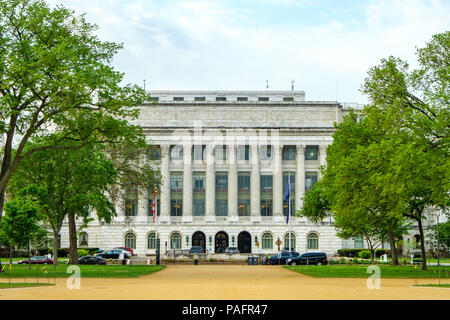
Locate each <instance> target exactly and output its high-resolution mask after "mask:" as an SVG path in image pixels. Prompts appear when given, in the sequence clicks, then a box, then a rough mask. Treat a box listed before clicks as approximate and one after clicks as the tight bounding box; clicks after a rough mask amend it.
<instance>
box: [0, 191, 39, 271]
mask: <svg viewBox="0 0 450 320" xmlns="http://www.w3.org/2000/svg"><path fill="white" fill-rule="evenodd" d="M40 220H41V217H40V213H39V207H38V205H37V203H36V202H35V201H32V200H31V199H29V198H16V199H14V200H11V201H9V202H7V203H6V206H5V216H4V218H3V219H2V221H1V222H0V242H2V243H3V244H6V245H8V246H9V247H10V263H12V249H13V248H14V247H17V248H19V249H23V248H28V252H29V255H30V243H31V242H32V241H34V240H36V239H37V238H41V237H45V236H46V232H45V230H44V229H43V227H42V225H41V224H40Z"/></svg>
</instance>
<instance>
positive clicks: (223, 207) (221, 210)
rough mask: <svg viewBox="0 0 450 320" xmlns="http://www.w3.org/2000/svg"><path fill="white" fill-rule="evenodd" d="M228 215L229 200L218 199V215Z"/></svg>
mask: <svg viewBox="0 0 450 320" xmlns="http://www.w3.org/2000/svg"><path fill="white" fill-rule="evenodd" d="M227 215H228V200H227V199H216V216H218V217H225V216H227Z"/></svg>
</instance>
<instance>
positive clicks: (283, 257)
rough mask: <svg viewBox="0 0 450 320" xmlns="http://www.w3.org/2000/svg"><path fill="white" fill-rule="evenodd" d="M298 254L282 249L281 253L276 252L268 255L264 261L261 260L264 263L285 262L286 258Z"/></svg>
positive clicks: (297, 254)
mask: <svg viewBox="0 0 450 320" xmlns="http://www.w3.org/2000/svg"><path fill="white" fill-rule="evenodd" d="M299 255H300V254H299V253H298V252H293V251H291V252H288V251H284V252H281V253H277V254H275V255H273V256H271V257H269V258H268V259H265V260H266V261H264V260H263V263H264V264H286V261H287V259H289V258H293V257H298V256H299Z"/></svg>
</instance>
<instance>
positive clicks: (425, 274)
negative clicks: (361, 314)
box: [285, 265, 450, 279]
mask: <svg viewBox="0 0 450 320" xmlns="http://www.w3.org/2000/svg"><path fill="white" fill-rule="evenodd" d="M368 267H369V266H367V265H366V266H359V265H356V266H348V265H332V266H330V265H325V266H285V268H286V269H288V270H292V271H295V272H298V273H301V274H304V275H307V276H311V277H316V278H367V277H369V276H370V275H372V274H373V272H370V273H368V272H367V271H368ZM378 267H379V268H380V275H381V278H405V279H415V278H434V279H437V278H438V267H434V266H433V267H430V266H429V267H428V270H422V269H421V267H420V266H417V268H416V267H415V266H386V265H380V266H378ZM441 279H450V267H441Z"/></svg>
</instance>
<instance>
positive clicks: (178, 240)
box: [170, 233, 181, 249]
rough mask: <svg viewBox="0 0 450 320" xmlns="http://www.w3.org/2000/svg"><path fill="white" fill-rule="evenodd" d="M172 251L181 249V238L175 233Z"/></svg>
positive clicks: (171, 245) (171, 243) (172, 239)
mask: <svg viewBox="0 0 450 320" xmlns="http://www.w3.org/2000/svg"><path fill="white" fill-rule="evenodd" d="M170 249H181V236H180V235H179V234H178V233H174V234H173V235H172V237H171V238H170Z"/></svg>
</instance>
